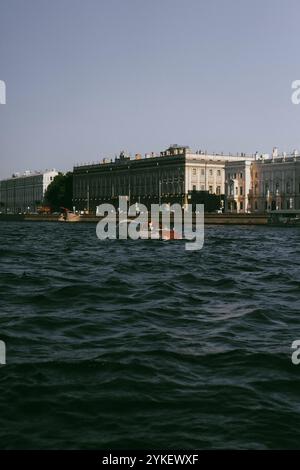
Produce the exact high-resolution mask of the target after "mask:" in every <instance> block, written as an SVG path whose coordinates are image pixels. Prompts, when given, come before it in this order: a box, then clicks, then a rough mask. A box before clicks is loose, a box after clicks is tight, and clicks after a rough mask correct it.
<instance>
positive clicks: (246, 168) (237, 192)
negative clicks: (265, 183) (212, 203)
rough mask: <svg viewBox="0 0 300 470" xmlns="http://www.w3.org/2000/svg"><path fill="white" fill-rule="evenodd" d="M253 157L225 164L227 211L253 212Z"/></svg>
mask: <svg viewBox="0 0 300 470" xmlns="http://www.w3.org/2000/svg"><path fill="white" fill-rule="evenodd" d="M252 164H253V159H247V160H241V161H239V162H228V163H226V165H225V196H226V198H225V212H235V213H246V212H251V201H250V193H251V188H252V185H251V168H252Z"/></svg>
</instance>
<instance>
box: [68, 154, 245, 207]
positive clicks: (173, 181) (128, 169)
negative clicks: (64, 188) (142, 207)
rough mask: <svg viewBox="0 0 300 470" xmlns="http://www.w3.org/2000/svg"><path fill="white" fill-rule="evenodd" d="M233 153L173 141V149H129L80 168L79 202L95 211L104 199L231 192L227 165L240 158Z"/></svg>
mask: <svg viewBox="0 0 300 470" xmlns="http://www.w3.org/2000/svg"><path fill="white" fill-rule="evenodd" d="M237 160H239V158H238V157H237V156H233V155H213V154H207V153H203V152H193V151H192V150H191V149H190V148H189V147H187V146H178V145H172V146H170V147H169V148H168V149H167V150H165V151H163V152H160V154H159V155H156V154H154V153H151V154H146V156H145V158H142V157H141V155H140V154H137V155H136V156H135V158H134V159H131V158H130V157H128V156H126V155H125V154H124V153H123V152H122V153H121V154H120V157H119V158H116V159H115V161H108V160H107V159H106V160H104V161H103V162H102V163H97V164H92V165H81V166H76V167H74V179H73V204H74V206H75V209H76V210H87V211H88V212H94V211H95V210H96V207H97V206H98V205H99V204H101V203H103V202H112V203H113V202H114V201H116V200H117V199H118V196H127V197H128V200H129V202H130V203H134V202H140V203H144V204H146V205H148V204H149V203H171V204H172V203H175V202H177V203H180V204H182V205H183V204H185V203H186V202H187V200H188V198H187V196H188V194H189V192H191V191H207V192H209V193H210V194H216V195H220V196H221V195H224V193H225V163H226V162H228V161H235V162H236V161H237Z"/></svg>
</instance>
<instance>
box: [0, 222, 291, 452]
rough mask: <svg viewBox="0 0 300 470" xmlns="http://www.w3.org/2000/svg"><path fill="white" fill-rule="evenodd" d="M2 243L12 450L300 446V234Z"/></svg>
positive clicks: (2, 399) (0, 411)
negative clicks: (296, 361) (296, 357)
mask: <svg viewBox="0 0 300 470" xmlns="http://www.w3.org/2000/svg"><path fill="white" fill-rule="evenodd" d="M0 237H1V245H0V267H1V272H0V340H3V341H5V343H6V347H7V364H6V365H5V366H1V367H0V448H2V449H18V448H21V449H60V448H62V449H104V448H110V449H125V448H142V449H161V448H168V449H176V448H177V449H178V448H181V449H183V448H186V449H211V448H213V449H216V448H217V449H218V448H251V449H253V448H256V449H266V448H268V449H270V448H300V365H299V366H296V365H293V363H292V361H291V355H292V349H291V344H292V342H293V341H294V340H297V339H300V272H299V261H300V230H299V229H297V228H268V227H235V226H231V227H222V226H208V227H207V228H206V232H205V244H204V248H203V249H202V250H200V251H185V250H184V243H183V242H182V241H172V242H162V241H156V240H153V241H150V240H149V241H148V240H144V241H142V240H141V241H131V240H129V241H126V240H122V241H118V240H115V241H100V240H98V239H97V237H96V234H95V225H93V224H55V223H53V224H51V223H26V222H23V223H22V222H19V223H18V222H15V223H13V222H1V223H0Z"/></svg>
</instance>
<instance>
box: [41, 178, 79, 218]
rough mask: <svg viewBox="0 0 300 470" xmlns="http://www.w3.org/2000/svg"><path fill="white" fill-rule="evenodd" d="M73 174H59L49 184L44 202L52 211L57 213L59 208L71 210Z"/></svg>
mask: <svg viewBox="0 0 300 470" xmlns="http://www.w3.org/2000/svg"><path fill="white" fill-rule="evenodd" d="M72 199H73V173H72V172H68V173H66V174H65V175H64V174H62V173H59V174H58V175H57V176H55V178H54V179H53V181H52V183H50V184H49V186H48V188H47V191H46V194H45V202H46V204H49V205H50V206H51V209H52V210H53V211H59V210H60V209H61V207H66V208H67V209H70V210H71V209H72V206H73V202H72Z"/></svg>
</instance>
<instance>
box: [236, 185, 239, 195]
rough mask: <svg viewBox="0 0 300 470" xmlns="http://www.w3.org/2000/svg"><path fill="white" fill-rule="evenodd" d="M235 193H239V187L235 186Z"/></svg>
mask: <svg viewBox="0 0 300 470" xmlns="http://www.w3.org/2000/svg"><path fill="white" fill-rule="evenodd" d="M235 194H236V196H237V195H238V194H239V188H238V187H236V188H235Z"/></svg>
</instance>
